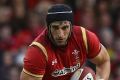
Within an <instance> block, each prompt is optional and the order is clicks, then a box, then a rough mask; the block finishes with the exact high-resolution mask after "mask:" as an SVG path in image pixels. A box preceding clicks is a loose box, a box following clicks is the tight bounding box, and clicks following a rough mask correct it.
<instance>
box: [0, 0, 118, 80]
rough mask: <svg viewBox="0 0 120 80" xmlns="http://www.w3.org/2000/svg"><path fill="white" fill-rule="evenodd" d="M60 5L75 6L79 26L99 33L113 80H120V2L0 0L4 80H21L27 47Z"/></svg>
mask: <svg viewBox="0 0 120 80" xmlns="http://www.w3.org/2000/svg"><path fill="white" fill-rule="evenodd" d="M58 3H64V4H68V5H69V6H71V8H72V9H73V12H74V24H75V25H80V26H83V27H85V28H87V29H89V30H91V31H93V32H94V33H96V34H97V36H98V38H99V39H100V41H101V43H102V44H103V45H104V46H106V48H107V50H108V52H109V54H110V57H111V75H110V79H109V80H120V0H0V80H19V76H20V72H21V70H22V65H23V57H24V54H25V52H26V49H27V46H28V45H29V44H30V43H31V42H32V40H33V39H34V38H35V37H36V36H37V35H38V34H40V33H41V32H42V30H43V29H44V28H45V26H46V23H45V17H46V13H47V9H48V8H49V7H50V6H51V5H53V4H58Z"/></svg>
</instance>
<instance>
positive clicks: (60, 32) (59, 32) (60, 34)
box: [58, 29, 64, 38]
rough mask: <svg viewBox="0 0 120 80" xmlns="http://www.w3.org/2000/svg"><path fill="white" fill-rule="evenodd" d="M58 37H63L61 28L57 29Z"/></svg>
mask: <svg viewBox="0 0 120 80" xmlns="http://www.w3.org/2000/svg"><path fill="white" fill-rule="evenodd" d="M58 37H59V38H62V37H64V31H63V30H62V29H59V30H58Z"/></svg>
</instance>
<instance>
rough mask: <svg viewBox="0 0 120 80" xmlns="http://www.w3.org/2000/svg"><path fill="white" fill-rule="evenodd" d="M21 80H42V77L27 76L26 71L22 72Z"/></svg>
mask: <svg viewBox="0 0 120 80" xmlns="http://www.w3.org/2000/svg"><path fill="white" fill-rule="evenodd" d="M20 80H42V77H34V76H31V75H29V74H26V73H25V72H24V71H22V72H21V76H20Z"/></svg>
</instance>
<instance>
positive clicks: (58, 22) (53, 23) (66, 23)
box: [51, 21, 70, 26]
mask: <svg viewBox="0 0 120 80" xmlns="http://www.w3.org/2000/svg"><path fill="white" fill-rule="evenodd" d="M52 25H70V21H55V22H52V23H51V26H52Z"/></svg>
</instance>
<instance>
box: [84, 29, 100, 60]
mask: <svg viewBox="0 0 120 80" xmlns="http://www.w3.org/2000/svg"><path fill="white" fill-rule="evenodd" d="M86 33H87V34H86V35H87V43H88V54H87V57H88V58H89V59H91V58H94V57H95V56H97V55H98V54H99V52H100V49H101V48H100V41H99V39H98V37H97V36H96V35H95V34H94V33H93V32H90V31H88V30H87V31H86Z"/></svg>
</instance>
